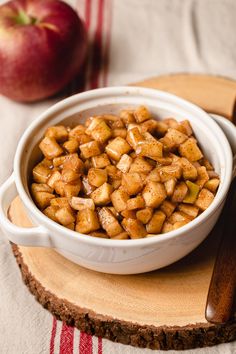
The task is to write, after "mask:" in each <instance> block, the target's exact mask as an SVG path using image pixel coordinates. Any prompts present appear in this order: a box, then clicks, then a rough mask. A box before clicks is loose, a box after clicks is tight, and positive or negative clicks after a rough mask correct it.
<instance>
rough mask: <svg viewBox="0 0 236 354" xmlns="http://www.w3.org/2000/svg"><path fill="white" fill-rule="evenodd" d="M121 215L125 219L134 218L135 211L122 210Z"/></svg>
mask: <svg viewBox="0 0 236 354" xmlns="http://www.w3.org/2000/svg"><path fill="white" fill-rule="evenodd" d="M121 215H122V216H123V218H126V219H136V213H135V211H134V210H127V209H126V210H123V211H122V212H121Z"/></svg>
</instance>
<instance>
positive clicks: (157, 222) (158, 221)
mask: <svg viewBox="0 0 236 354" xmlns="http://www.w3.org/2000/svg"><path fill="white" fill-rule="evenodd" d="M165 219H166V214H165V213H163V212H162V211H160V210H157V211H155V212H154V214H153V216H152V218H151V220H150V221H149V222H148V223H147V225H146V230H147V232H148V233H150V234H159V233H161V229H162V226H163V223H164V221H165Z"/></svg>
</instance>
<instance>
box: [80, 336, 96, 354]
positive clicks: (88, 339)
mask: <svg viewBox="0 0 236 354" xmlns="http://www.w3.org/2000/svg"><path fill="white" fill-rule="evenodd" d="M79 354H93V339H92V336H91V335H90V334H87V333H84V332H80V341H79Z"/></svg>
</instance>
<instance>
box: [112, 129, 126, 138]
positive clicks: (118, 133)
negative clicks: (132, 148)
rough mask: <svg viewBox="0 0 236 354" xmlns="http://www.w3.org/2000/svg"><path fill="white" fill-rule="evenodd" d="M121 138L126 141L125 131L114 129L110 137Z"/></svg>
mask: <svg viewBox="0 0 236 354" xmlns="http://www.w3.org/2000/svg"><path fill="white" fill-rule="evenodd" d="M118 136H119V137H121V138H123V139H126V136H127V130H126V129H125V128H116V129H113V130H112V137H113V138H116V137H118Z"/></svg>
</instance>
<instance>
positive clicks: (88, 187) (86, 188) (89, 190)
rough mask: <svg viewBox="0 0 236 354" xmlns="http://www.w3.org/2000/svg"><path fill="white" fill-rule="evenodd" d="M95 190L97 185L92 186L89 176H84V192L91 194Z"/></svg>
mask: <svg viewBox="0 0 236 354" xmlns="http://www.w3.org/2000/svg"><path fill="white" fill-rule="evenodd" d="M94 190H95V187H94V186H92V185H91V184H90V183H89V181H88V177H85V176H84V177H83V178H82V192H83V193H84V194H85V195H87V196H90V194H91V193H92V192H93V191H94Z"/></svg>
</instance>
